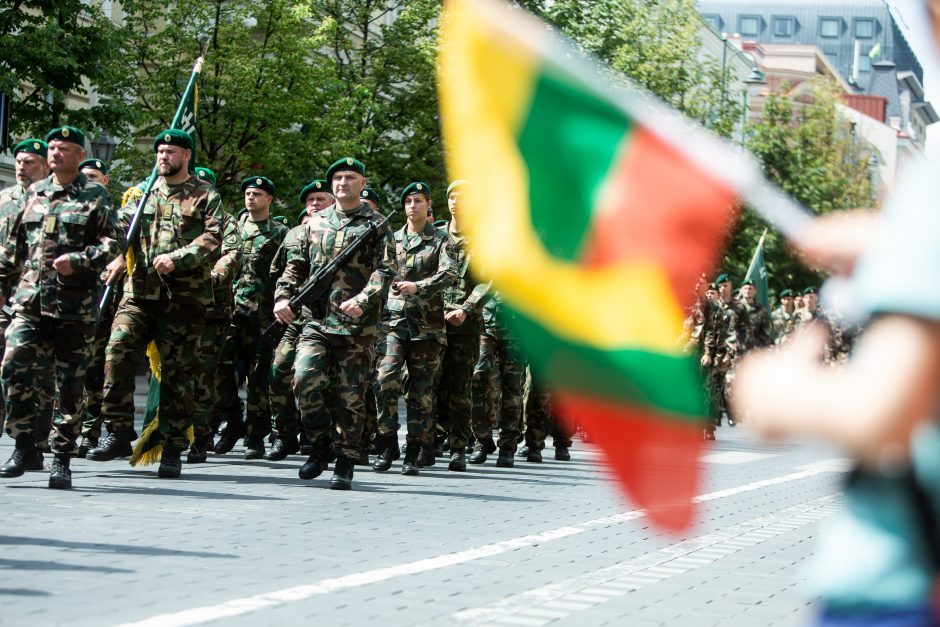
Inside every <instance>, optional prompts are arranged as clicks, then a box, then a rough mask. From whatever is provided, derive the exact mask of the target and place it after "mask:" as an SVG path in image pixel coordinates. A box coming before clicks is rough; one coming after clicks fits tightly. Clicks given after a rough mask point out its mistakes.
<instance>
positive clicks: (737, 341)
mask: <svg viewBox="0 0 940 627" xmlns="http://www.w3.org/2000/svg"><path fill="white" fill-rule="evenodd" d="M715 285H716V286H717V287H718V301H717V303H718V306H719V307H721V309H722V311H723V312H724V318H723V321H724V323H725V325H726V328H725V329H724V330H723V332H722V333H721V335H722V337H723V339H724V342H723V344H724V346H722V349H723V355H722V357H721V359H719V360H717V361H713V362H712V365H711V369H710V371H709V382H710V384H711V388H712V400H713V402H714V404H715V407H716V409H717V411H718V424H719V425H720V424H721V416H722V415H724V414H727V416H728V425H729V426H734V424H735V422H734V417H733V416H732V415H731V409H730V407H729V405H728V384H729V383H728V373H729V372H731V371H732V369H733V368H734V362H735V360H736V359H737V356H738V354H739V352H740V351H741V350H742V347H744V346H746V345H747V341H748V339H747V332H748V331H747V316H746V312H745V311H744V306H743V305H742V304H741V302H740V301H738V300H735V299H734V297H733V296H732V293H731V279H730V278H729V277H728V275H727V274H720V275H718V277H717V278H716V279H715Z"/></svg>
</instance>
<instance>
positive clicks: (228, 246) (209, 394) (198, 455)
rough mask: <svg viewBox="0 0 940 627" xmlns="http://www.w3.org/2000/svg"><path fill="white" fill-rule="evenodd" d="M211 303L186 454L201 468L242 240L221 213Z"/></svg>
mask: <svg viewBox="0 0 940 627" xmlns="http://www.w3.org/2000/svg"><path fill="white" fill-rule="evenodd" d="M195 174H196V176H197V177H198V178H200V179H202V180H204V181H207V182H209V183H211V184H212V186H213V187H215V182H216V178H215V173H214V172H213V171H212V170H210V169H208V168H202V167H200V168H196V170H195ZM211 259H212V261H213V262H214V264H213V266H212V272H211V273H210V275H209V276H210V280H211V281H212V303H211V304H210V305H209V307H207V308H206V321H205V323H204V325H203V328H202V336H201V337H200V339H199V347H198V352H199V357H198V359H197V360H196V375H195V380H194V385H193V401H194V402H195V404H196V411H195V414H194V415H193V442H192V444H191V445H190V446H189V452H188V453H187V454H186V463H188V464H200V463H204V462H205V461H206V459H207V456H208V452H209V450H210V449H211V448H212V446H211V443H212V434H213V431H214V430H215V428H216V427H217V425H214V424H212V421H213V418H214V417H215V415H216V414H215V411H214V410H215V407H216V392H217V390H218V387H219V386H218V380H217V373H218V371H219V361H218V356H219V354H220V353H221V352H222V347H223V344H224V343H225V340H226V335H227V333H228V329H229V326H230V325H231V321H232V307H233V303H234V293H233V290H232V285H233V283H234V281H235V277H236V276H237V275H238V272H239V271H240V270H241V265H242V238H241V233H240V231H239V228H238V222H237V221H236V220H235V217H234V216H232V215H231V214H229V213H226V212H224V211H223V212H222V246H220V247H219V248H218V249H217V250H216V251H215V252H214V253H213V255H212V257H211Z"/></svg>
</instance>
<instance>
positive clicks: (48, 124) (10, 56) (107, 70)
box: [0, 0, 135, 138]
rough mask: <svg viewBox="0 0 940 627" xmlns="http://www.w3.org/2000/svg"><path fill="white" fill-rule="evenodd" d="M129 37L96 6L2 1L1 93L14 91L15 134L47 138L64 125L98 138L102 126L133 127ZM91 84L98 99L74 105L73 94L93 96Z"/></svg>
mask: <svg viewBox="0 0 940 627" xmlns="http://www.w3.org/2000/svg"><path fill="white" fill-rule="evenodd" d="M127 35H128V30H127V29H126V28H124V27H121V26H118V25H116V24H114V23H113V22H112V21H111V20H110V19H108V17H107V16H106V15H104V13H103V12H102V11H101V8H100V7H99V6H98V5H97V4H95V3H86V2H82V1H81V0H57V1H56V2H49V1H48V0H14V1H11V2H4V3H0V91H2V92H5V93H7V94H9V95H10V96H11V110H10V122H11V132H12V135H13V136H14V137H21V136H24V135H35V136H40V137H41V136H42V135H44V134H45V133H46V132H47V131H48V130H49V129H51V128H54V127H56V126H60V125H62V124H65V123H68V124H72V125H74V126H78V127H79V128H82V129H83V130H84V131H85V132H86V133H87V134H88V135H89V136H90V137H91V138H94V136H95V132H96V130H97V129H105V130H107V131H108V132H109V133H110V134H111V135H119V134H121V133H125V132H127V131H128V130H129V129H130V128H131V126H132V124H133V123H134V119H135V116H134V108H133V106H132V103H131V100H130V99H129V90H130V88H131V81H130V76H131V73H132V68H131V67H130V65H129V64H128V62H127V58H126V56H125V48H124V46H125V41H126V37H127ZM86 85H94V87H95V92H96V93H97V102H96V103H93V104H92V106H90V107H88V108H71V109H70V108H68V107H67V103H66V94H75V95H83V94H86V95H87V94H88V93H89V90H88V89H87V87H86Z"/></svg>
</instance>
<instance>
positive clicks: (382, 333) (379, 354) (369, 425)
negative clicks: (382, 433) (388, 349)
mask: <svg viewBox="0 0 940 627" xmlns="http://www.w3.org/2000/svg"><path fill="white" fill-rule="evenodd" d="M387 335H388V327H387V326H386V325H385V324H384V323H382V324H379V335H378V337H377V338H376V340H375V354H374V357H373V358H372V379H371V381H369V387H368V388H366V426H365V427H364V428H363V430H362V438H363V440H364V442H371V441H372V438H373V437H375V434H376V433H378V429H379V411H378V401H377V400H376V394H377V392H378V374H379V364H380V363H381V362H382V358H383V357H385V344H386V341H385V338H386V336H387ZM392 412H393V413H394V414H395V420H396V421H397V420H398V405H397V404H396V405H395V407H394V408H393V409H392Z"/></svg>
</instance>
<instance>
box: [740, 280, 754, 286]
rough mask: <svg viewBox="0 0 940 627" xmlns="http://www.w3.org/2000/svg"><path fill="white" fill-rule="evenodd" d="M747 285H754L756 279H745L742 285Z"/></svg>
mask: <svg viewBox="0 0 940 627" xmlns="http://www.w3.org/2000/svg"><path fill="white" fill-rule="evenodd" d="M745 285H754V279H744V282H743V283H741V287H744V286H745Z"/></svg>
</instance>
